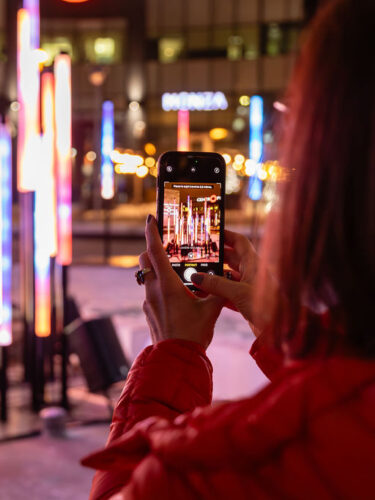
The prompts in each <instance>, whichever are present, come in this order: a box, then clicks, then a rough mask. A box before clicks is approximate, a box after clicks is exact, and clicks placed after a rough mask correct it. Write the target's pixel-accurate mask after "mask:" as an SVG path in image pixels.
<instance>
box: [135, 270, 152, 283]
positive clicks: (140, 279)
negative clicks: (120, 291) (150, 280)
mask: <svg viewBox="0 0 375 500" xmlns="http://www.w3.org/2000/svg"><path fill="white" fill-rule="evenodd" d="M151 271H152V269H151V267H144V268H143V269H139V271H137V272H136V273H135V279H136V280H137V283H138V285H144V283H145V276H146V274H147V273H149V272H151Z"/></svg>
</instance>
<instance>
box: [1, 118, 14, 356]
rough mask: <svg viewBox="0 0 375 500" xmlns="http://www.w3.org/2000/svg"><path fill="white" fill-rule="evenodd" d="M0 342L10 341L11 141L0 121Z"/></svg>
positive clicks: (8, 343)
mask: <svg viewBox="0 0 375 500" xmlns="http://www.w3.org/2000/svg"><path fill="white" fill-rule="evenodd" d="M0 176H1V181H0V238H1V240H0V262H1V270H0V295H1V298H0V346H6V345H10V344H11V343H12V142H11V138H10V133H9V130H8V128H7V126H6V125H4V124H0Z"/></svg>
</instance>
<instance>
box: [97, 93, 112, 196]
mask: <svg viewBox="0 0 375 500" xmlns="http://www.w3.org/2000/svg"><path fill="white" fill-rule="evenodd" d="M114 145H115V122H114V112H113V102H111V101H104V102H103V106H102V144H101V153H102V162H101V169H100V173H101V195H102V198H104V199H105V200H110V199H111V198H113V196H114V194H115V176H114V172H113V163H112V159H111V155H112V152H113V148H114Z"/></svg>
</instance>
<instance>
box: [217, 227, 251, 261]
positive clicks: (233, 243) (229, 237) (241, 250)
mask: <svg viewBox="0 0 375 500" xmlns="http://www.w3.org/2000/svg"><path fill="white" fill-rule="evenodd" d="M224 243H225V244H226V245H227V246H229V247H232V248H233V249H234V250H235V251H236V253H237V255H238V256H240V257H242V256H244V255H246V254H248V253H249V251H251V250H253V247H252V245H251V243H250V240H249V239H248V238H246V236H244V235H243V234H240V233H235V232H234V231H229V230H228V229H226V230H225V231H224Z"/></svg>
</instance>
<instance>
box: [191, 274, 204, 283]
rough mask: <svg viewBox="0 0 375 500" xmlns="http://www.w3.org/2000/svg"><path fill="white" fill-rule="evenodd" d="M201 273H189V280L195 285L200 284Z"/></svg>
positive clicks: (201, 279)
mask: <svg viewBox="0 0 375 500" xmlns="http://www.w3.org/2000/svg"><path fill="white" fill-rule="evenodd" d="M203 278H204V276H203V274H198V273H194V274H192V275H191V281H192V282H193V283H195V284H196V285H200V284H201V283H202V281H203Z"/></svg>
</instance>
